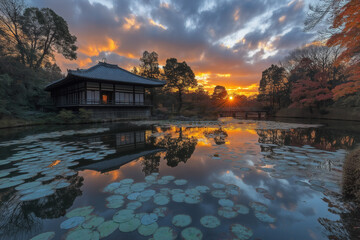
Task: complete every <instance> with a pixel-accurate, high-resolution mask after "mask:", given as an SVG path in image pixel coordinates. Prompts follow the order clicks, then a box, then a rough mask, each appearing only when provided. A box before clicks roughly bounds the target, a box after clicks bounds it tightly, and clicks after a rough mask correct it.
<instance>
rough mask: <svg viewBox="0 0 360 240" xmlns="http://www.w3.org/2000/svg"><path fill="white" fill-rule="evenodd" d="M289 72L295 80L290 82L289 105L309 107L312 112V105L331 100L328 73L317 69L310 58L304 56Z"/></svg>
mask: <svg viewBox="0 0 360 240" xmlns="http://www.w3.org/2000/svg"><path fill="white" fill-rule="evenodd" d="M291 74H292V76H293V77H295V76H296V79H297V80H296V81H295V82H294V83H293V84H292V89H291V94H290V98H291V101H292V102H293V103H292V104H291V105H290V107H309V110H310V111H311V112H312V109H313V107H317V108H319V107H321V105H323V104H324V103H326V102H327V101H329V100H331V98H332V96H333V94H332V92H331V90H330V86H329V83H328V80H329V78H328V73H326V72H324V71H322V70H321V69H317V68H316V66H314V65H313V62H312V61H311V60H310V59H307V58H304V59H303V60H302V61H301V62H300V63H299V65H298V66H297V67H296V68H295V69H294V70H293V71H292V72H291Z"/></svg>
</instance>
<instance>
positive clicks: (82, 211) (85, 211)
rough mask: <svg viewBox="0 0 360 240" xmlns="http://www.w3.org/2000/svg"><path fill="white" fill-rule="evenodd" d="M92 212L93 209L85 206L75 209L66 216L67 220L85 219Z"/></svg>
mask: <svg viewBox="0 0 360 240" xmlns="http://www.w3.org/2000/svg"><path fill="white" fill-rule="evenodd" d="M92 211H94V207H92V206H86V207H81V208H75V209H73V210H71V211H70V212H68V213H67V214H66V217H67V218H72V217H85V216H87V215H89V214H90V213H92Z"/></svg>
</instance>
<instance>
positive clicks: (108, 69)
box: [45, 62, 166, 90]
mask: <svg viewBox="0 0 360 240" xmlns="http://www.w3.org/2000/svg"><path fill="white" fill-rule="evenodd" d="M70 76H76V77H80V78H85V79H93V80H104V81H112V82H117V83H125V84H135V85H147V86H154V87H156V86H163V85H165V83H166V82H165V81H161V80H157V79H149V78H145V77H141V76H138V75H136V74H133V73H131V72H129V71H126V70H125V69H122V68H120V67H119V66H118V65H115V64H109V63H104V62H99V63H98V64H97V65H95V66H93V67H90V68H88V69H78V70H68V76H67V77H65V78H63V79H59V80H57V81H55V82H52V83H50V84H49V85H48V86H46V88H45V89H46V90H50V89H52V88H53V87H56V86H59V85H62V83H64V82H67V80H68V79H69V77H70Z"/></svg>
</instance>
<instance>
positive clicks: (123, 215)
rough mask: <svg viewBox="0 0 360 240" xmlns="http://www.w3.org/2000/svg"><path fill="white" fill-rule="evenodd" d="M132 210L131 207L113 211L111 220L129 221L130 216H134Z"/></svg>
mask: <svg viewBox="0 0 360 240" xmlns="http://www.w3.org/2000/svg"><path fill="white" fill-rule="evenodd" d="M134 216H135V215H134V210H132V209H122V210H120V211H118V212H117V213H115V215H114V216H113V220H114V221H115V222H118V223H123V222H127V221H130V220H131V219H132V218H134Z"/></svg>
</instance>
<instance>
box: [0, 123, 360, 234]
mask: <svg viewBox="0 0 360 240" xmlns="http://www.w3.org/2000/svg"><path fill="white" fill-rule="evenodd" d="M287 121H288V120H287ZM359 141H360V126H359V124H357V125H356V124H355V123H349V122H345V123H344V122H330V123H329V122H325V123H324V122H323V123H322V124H318V123H316V124H314V123H312V124H299V123H295V122H293V123H286V122H279V121H252V120H234V119H220V120H219V121H212V122H205V121H201V122H200V121H198V122H176V121H172V122H170V121H142V122H134V123H133V124H125V123H114V124H101V125H99V124H96V125H80V126H54V127H51V126H38V127H27V128H18V129H7V130H3V131H2V132H1V133H0V200H1V202H0V239H31V238H33V239H76V240H80V239H149V238H151V239H350V238H351V237H352V236H355V235H354V234H358V233H359V230H358V228H356V226H354V221H359V219H358V218H359V217H358V216H359V215H358V214H357V213H355V210H354V208H353V205H352V204H351V203H349V202H345V201H343V200H342V198H341V178H342V165H343V162H344V158H345V155H346V153H347V152H348V151H349V150H351V149H352V148H354V147H355V145H356V144H357V143H359Z"/></svg>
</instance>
